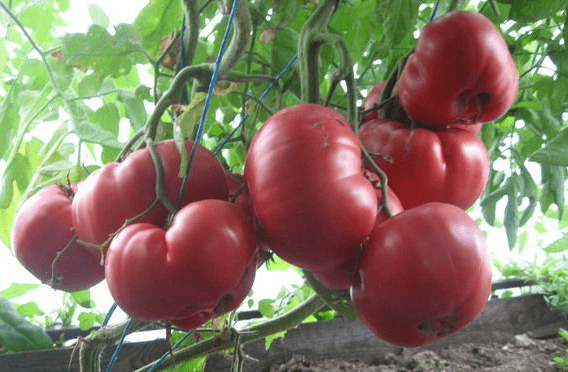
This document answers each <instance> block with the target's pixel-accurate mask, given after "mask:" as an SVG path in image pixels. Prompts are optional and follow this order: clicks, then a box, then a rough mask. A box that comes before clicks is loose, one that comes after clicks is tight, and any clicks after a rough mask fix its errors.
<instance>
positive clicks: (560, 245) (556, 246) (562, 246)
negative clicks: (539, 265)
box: [544, 234, 568, 253]
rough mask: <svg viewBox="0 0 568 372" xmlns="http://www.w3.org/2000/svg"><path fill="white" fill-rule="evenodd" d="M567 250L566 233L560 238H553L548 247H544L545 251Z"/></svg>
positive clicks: (558, 251)
mask: <svg viewBox="0 0 568 372" xmlns="http://www.w3.org/2000/svg"><path fill="white" fill-rule="evenodd" d="M566 250H568V234H565V235H564V236H563V237H562V238H560V239H558V240H555V241H554V242H552V243H551V244H550V245H549V246H548V247H546V248H544V251H545V252H547V253H561V252H565V251H566Z"/></svg>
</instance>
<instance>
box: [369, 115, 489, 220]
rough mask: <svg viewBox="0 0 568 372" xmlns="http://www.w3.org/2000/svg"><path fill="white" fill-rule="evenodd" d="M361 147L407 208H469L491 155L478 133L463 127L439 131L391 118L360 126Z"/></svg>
mask: <svg viewBox="0 0 568 372" xmlns="http://www.w3.org/2000/svg"><path fill="white" fill-rule="evenodd" d="M359 138H360V139H361V143H362V144H363V146H364V147H365V148H366V149H367V151H369V153H372V154H383V155H386V156H388V157H390V159H384V158H382V157H380V156H374V157H373V159H374V160H375V162H376V163H377V165H378V166H379V168H381V169H382V170H383V171H384V172H385V173H386V174H387V176H388V182H389V183H388V185H389V186H390V187H391V188H392V190H393V191H394V193H395V194H396V195H397V196H398V198H399V199H400V201H401V202H402V205H403V207H404V208H405V209H409V208H413V207H416V206H418V205H420V204H424V203H427V202H444V203H450V204H454V205H457V206H458V207H460V208H463V209H467V208H469V207H470V206H471V205H473V203H474V202H475V201H476V200H477V198H478V197H479V196H480V195H481V193H482V192H483V189H484V188H485V184H486V183H487V178H488V176H489V156H488V154H487V149H486V148H485V145H484V144H483V142H482V141H481V139H479V138H478V137H477V136H476V135H475V134H473V133H471V132H469V131H466V130H463V129H461V128H444V129H440V130H437V131H433V130H429V129H425V128H416V129H410V128H409V127H408V126H407V125H405V124H402V123H397V122H394V121H389V120H373V121H370V122H367V123H365V124H364V125H363V126H362V127H361V128H360V130H359Z"/></svg>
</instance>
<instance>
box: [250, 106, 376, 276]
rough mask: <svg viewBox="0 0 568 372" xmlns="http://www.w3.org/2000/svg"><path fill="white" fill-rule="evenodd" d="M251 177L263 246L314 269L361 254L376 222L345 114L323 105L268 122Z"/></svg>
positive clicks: (255, 149) (256, 142)
mask: <svg viewBox="0 0 568 372" xmlns="http://www.w3.org/2000/svg"><path fill="white" fill-rule="evenodd" d="M245 180H246V182H247V186H248V192H249V198H250V201H251V206H252V209H253V214H254V218H255V222H256V226H257V231H258V234H259V236H260V237H261V239H262V242H263V243H265V244H266V246H268V247H269V248H270V249H272V250H273V251H274V252H275V253H276V254H277V255H279V256H280V257H282V258H283V259H284V260H286V261H288V262H290V263H292V264H294V265H297V266H299V267H302V268H305V269H308V270H312V271H319V270H325V269H326V268H331V267H333V266H335V265H337V264H339V263H340V262H342V261H344V260H345V258H346V257H347V256H356V255H357V253H358V252H357V246H358V245H359V244H360V243H361V242H362V241H363V240H364V239H365V238H366V236H367V235H368V234H369V232H370V231H371V230H372V228H373V225H374V223H375V220H376V213H377V212H376V210H377V197H376V195H375V190H374V188H373V186H372V184H371V183H370V181H369V180H367V179H366V178H365V177H364V176H363V175H362V173H361V148H360V146H359V141H358V139H357V137H356V136H355V134H354V132H353V130H352V129H351V127H350V126H349V123H348V122H347V120H345V118H344V117H343V116H342V115H341V114H339V113H338V112H336V111H334V110H332V109H329V108H326V107H323V106H320V105H315V104H302V105H297V106H293V107H289V108H286V109H284V110H282V111H279V112H278V113H276V114H275V115H274V116H272V117H271V118H269V119H268V120H267V121H266V122H265V123H264V125H263V126H262V127H261V128H260V130H259V131H258V132H257V134H256V135H255V137H254V138H253V141H252V143H251V146H250V148H249V151H248V154H247V158H246V162H245Z"/></svg>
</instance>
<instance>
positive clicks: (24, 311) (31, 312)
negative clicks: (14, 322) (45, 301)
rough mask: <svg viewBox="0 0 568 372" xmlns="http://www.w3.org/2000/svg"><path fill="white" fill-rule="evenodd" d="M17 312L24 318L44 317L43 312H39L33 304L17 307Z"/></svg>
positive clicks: (36, 305)
mask: <svg viewBox="0 0 568 372" xmlns="http://www.w3.org/2000/svg"><path fill="white" fill-rule="evenodd" d="M17 310H18V312H19V313H20V315H22V316H23V317H26V318H31V317H34V316H41V315H44V312H43V310H41V309H40V308H39V306H38V304H36V303H35V302H26V303H25V304H23V305H18V306H17Z"/></svg>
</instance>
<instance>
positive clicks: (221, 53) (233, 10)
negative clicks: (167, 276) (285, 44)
mask: <svg viewBox="0 0 568 372" xmlns="http://www.w3.org/2000/svg"><path fill="white" fill-rule="evenodd" d="M238 5H239V0H235V1H233V7H232V8H231V13H230V14H229V20H228V22H227V28H226V29H225V34H224V35H223V40H222V41H221V47H220V48H219V55H218V56H217V60H216V61H215V66H214V67H213V73H212V75H211V81H210V83H209V89H208V91H207V97H205V104H204V106H203V112H202V113H201V119H200V120H199V126H198V127H197V132H196V133H195V140H194V141H193V146H192V147H191V153H190V155H189V162H188V165H187V171H186V172H185V176H184V177H183V181H182V184H181V189H180V193H179V196H178V206H177V207H179V203H180V202H181V199H182V198H181V196H182V195H183V193H184V191H185V188H186V187H187V181H188V178H189V173H190V171H191V167H192V165H193V161H194V159H195V154H196V152H197V146H198V145H199V143H200V142H201V138H202V137H203V130H204V128H205V121H206V119H207V114H208V113H209V106H210V105H211V99H212V98H213V92H214V90H215V86H216V85H217V79H218V78H219V70H220V68H221V61H222V60H223V56H224V55H225V49H226V47H227V43H228V41H229V34H230V33H231V27H232V25H233V21H234V19H235V14H236V13H237V8H238Z"/></svg>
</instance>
